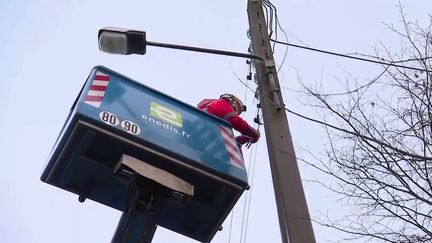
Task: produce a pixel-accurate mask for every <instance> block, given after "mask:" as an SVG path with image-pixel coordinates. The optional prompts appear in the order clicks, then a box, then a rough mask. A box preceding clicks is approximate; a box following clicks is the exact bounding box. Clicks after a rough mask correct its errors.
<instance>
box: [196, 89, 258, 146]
mask: <svg viewBox="0 0 432 243" xmlns="http://www.w3.org/2000/svg"><path fill="white" fill-rule="evenodd" d="M197 106H198V108H199V109H201V110H203V111H206V112H208V113H210V114H212V115H215V116H217V117H220V118H222V119H224V120H226V121H228V122H229V123H231V125H232V127H233V128H234V129H235V130H237V131H238V132H240V133H241V134H242V135H240V136H237V137H236V141H237V144H238V145H239V148H241V145H243V144H246V143H256V142H257V141H258V139H259V137H260V133H259V131H258V130H256V129H255V128H253V127H251V126H250V125H249V124H248V123H247V122H246V121H245V120H243V119H242V118H241V117H240V116H239V115H240V114H241V113H242V112H243V111H245V110H246V106H244V105H243V103H242V102H241V100H240V99H238V98H237V97H235V96H234V95H232V94H223V95H221V96H220V98H219V99H204V100H202V101H201V102H200V103H198V105H197ZM240 151H241V149H240Z"/></svg>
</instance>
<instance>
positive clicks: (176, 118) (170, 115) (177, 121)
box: [150, 102, 183, 127]
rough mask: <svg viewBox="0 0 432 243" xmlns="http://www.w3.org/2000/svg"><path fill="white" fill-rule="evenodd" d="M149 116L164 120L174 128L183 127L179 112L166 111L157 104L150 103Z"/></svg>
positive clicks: (166, 109)
mask: <svg viewBox="0 0 432 243" xmlns="http://www.w3.org/2000/svg"><path fill="white" fill-rule="evenodd" d="M150 116H153V117H156V118H159V119H161V120H164V121H166V122H168V123H171V124H172V125H174V126H177V127H183V120H182V115H181V114H180V113H179V112H177V111H173V110H171V109H168V108H166V107H165V106H162V105H159V104H158V103H155V102H150Z"/></svg>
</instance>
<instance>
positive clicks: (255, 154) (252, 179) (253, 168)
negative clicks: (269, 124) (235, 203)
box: [244, 125, 259, 242]
mask: <svg viewBox="0 0 432 243" xmlns="http://www.w3.org/2000/svg"><path fill="white" fill-rule="evenodd" d="M258 130H259V125H258ZM257 153H258V146H255V149H254V156H253V157H254V158H253V162H252V163H253V165H252V172H251V173H252V176H251V185H250V187H251V188H250V193H249V201H248V203H247V215H246V228H245V233H244V235H245V236H244V242H247V241H246V238H247V230H248V226H249V215H250V213H249V212H250V205H251V201H252V192H253V190H252V188H253V184H254V178H255V166H256V160H257ZM251 155H252V151H251Z"/></svg>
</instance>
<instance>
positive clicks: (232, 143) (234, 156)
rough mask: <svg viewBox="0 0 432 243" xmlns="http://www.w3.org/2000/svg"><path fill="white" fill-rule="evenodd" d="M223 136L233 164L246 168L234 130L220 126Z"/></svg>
mask: <svg viewBox="0 0 432 243" xmlns="http://www.w3.org/2000/svg"><path fill="white" fill-rule="evenodd" d="M220 130H221V133H222V137H223V139H224V143H225V147H226V149H227V151H228V155H229V158H230V161H231V164H232V165H234V166H237V167H239V168H240V169H244V161H243V156H242V155H241V154H240V151H239V148H238V147H237V142H236V140H235V137H234V134H233V133H232V130H231V129H229V128H227V127H222V126H221V127H220Z"/></svg>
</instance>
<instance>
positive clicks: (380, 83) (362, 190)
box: [304, 5, 432, 242]
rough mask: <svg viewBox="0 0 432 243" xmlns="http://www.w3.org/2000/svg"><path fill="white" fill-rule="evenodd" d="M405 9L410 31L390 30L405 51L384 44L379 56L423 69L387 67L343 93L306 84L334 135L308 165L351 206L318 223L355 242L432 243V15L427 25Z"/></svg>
mask: <svg viewBox="0 0 432 243" xmlns="http://www.w3.org/2000/svg"><path fill="white" fill-rule="evenodd" d="M399 11H400V13H401V16H402V18H401V24H402V25H401V26H402V27H401V28H396V27H395V26H393V25H387V26H388V28H389V29H390V30H391V31H393V32H394V33H395V34H396V36H397V37H399V38H400V39H401V48H400V50H398V52H397V53H394V52H393V51H392V50H390V49H388V48H385V46H384V45H380V46H379V47H378V48H377V49H376V55H377V56H376V58H377V60H380V61H382V62H387V63H393V64H396V63H397V64H398V65H401V66H409V67H414V68H416V69H417V70H413V69H408V68H402V67H394V66H389V65H385V64H383V68H382V73H380V74H379V75H377V77H376V78H375V79H373V80H370V81H367V82H365V84H363V85H356V86H355V87H352V88H351V87H348V86H346V87H345V89H346V91H344V92H342V93H338V94H336V93H334V94H326V93H324V92H323V91H321V90H320V89H312V88H308V87H306V86H304V87H305V88H306V90H307V92H308V94H309V95H310V96H311V97H313V100H314V101H315V102H314V106H315V107H316V108H318V110H320V111H321V112H322V114H323V120H322V121H323V123H325V124H327V125H326V129H327V135H328V143H327V144H326V147H325V153H324V156H323V157H318V156H316V157H315V159H313V160H312V161H311V160H310V159H308V160H307V161H308V163H309V164H310V165H312V166H314V167H315V168H316V169H318V170H320V171H321V172H323V173H325V174H327V175H329V176H331V177H332V178H335V179H336V180H335V181H336V183H334V184H332V185H324V184H322V185H324V186H326V187H327V188H329V189H330V190H332V192H334V193H336V195H338V196H339V198H338V199H339V200H340V202H342V203H343V204H344V205H349V206H350V208H351V210H349V213H348V214H347V215H345V216H344V217H343V218H340V219H334V218H331V217H319V218H318V219H317V220H318V221H319V223H321V224H323V225H325V226H328V227H332V228H335V229H338V230H340V231H343V232H345V233H347V234H348V237H347V238H344V239H343V240H347V241H348V240H353V239H360V240H364V241H367V242H369V241H372V242H380V241H381V242H432V100H431V96H432V62H431V58H432V32H431V29H432V16H429V18H430V22H429V25H428V26H426V27H424V26H420V24H419V23H417V22H410V21H408V20H407V19H406V16H405V15H404V11H403V8H402V7H401V6H400V5H399ZM420 70H423V71H420ZM330 124H331V125H330Z"/></svg>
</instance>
